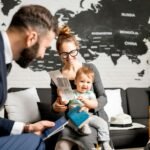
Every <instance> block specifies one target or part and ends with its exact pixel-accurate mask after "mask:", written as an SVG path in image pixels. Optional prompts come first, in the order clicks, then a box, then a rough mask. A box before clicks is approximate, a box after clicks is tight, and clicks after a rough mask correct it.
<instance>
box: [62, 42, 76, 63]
mask: <svg viewBox="0 0 150 150" xmlns="http://www.w3.org/2000/svg"><path fill="white" fill-rule="evenodd" d="M77 56H78V48H77V46H76V45H75V43H74V42H71V41H69V42H64V43H63V44H62V46H61V51H60V57H61V60H62V61H63V63H66V64H73V63H74V62H76V61H78V60H77Z"/></svg>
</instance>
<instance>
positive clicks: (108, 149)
mask: <svg viewBox="0 0 150 150" xmlns="http://www.w3.org/2000/svg"><path fill="white" fill-rule="evenodd" d="M103 147H104V150H113V149H112V148H111V146H110V144H109V142H108V141H106V142H103Z"/></svg>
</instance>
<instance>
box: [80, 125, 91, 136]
mask: <svg viewBox="0 0 150 150" xmlns="http://www.w3.org/2000/svg"><path fill="white" fill-rule="evenodd" d="M80 132H82V133H83V134H85V135H88V134H91V133H92V131H91V129H90V127H89V125H88V124H85V125H84V126H83V127H82V128H81V129H80Z"/></svg>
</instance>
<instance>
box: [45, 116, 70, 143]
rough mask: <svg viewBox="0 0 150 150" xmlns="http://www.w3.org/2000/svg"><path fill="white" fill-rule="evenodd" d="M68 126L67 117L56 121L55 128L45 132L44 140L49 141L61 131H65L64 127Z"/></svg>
mask: <svg viewBox="0 0 150 150" xmlns="http://www.w3.org/2000/svg"><path fill="white" fill-rule="evenodd" d="M66 124H68V121H67V120H66V118H65V117H61V118H59V119H58V120H56V121H55V126H54V127H51V128H47V129H45V130H44V132H43V140H46V139H48V138H49V137H51V136H52V135H54V134H56V133H58V132H59V131H61V130H63V129H64V126H65V125H66Z"/></svg>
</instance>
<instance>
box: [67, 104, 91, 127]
mask: <svg viewBox="0 0 150 150" xmlns="http://www.w3.org/2000/svg"><path fill="white" fill-rule="evenodd" d="M80 109H81V107H80V106H76V107H74V108H72V109H70V110H69V111H68V113H67V117H68V119H69V120H70V121H71V123H72V124H73V125H75V126H76V127H77V128H81V127H82V126H83V125H84V124H85V123H87V121H88V119H89V117H90V115H89V113H88V112H86V111H80Z"/></svg>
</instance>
